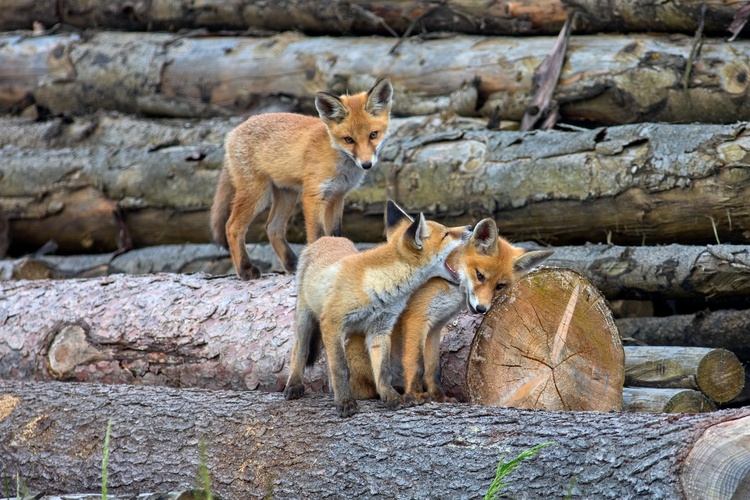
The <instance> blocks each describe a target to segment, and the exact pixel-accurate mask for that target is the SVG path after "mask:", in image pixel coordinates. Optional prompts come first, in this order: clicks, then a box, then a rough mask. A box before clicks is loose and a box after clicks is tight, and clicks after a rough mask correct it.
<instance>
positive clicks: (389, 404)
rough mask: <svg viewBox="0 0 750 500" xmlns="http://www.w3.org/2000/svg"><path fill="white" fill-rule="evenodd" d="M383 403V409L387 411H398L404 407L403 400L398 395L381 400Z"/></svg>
mask: <svg viewBox="0 0 750 500" xmlns="http://www.w3.org/2000/svg"><path fill="white" fill-rule="evenodd" d="M383 402H384V403H385V407H386V408H388V409H389V410H398V409H400V408H404V407H405V406H406V402H405V401H404V398H403V397H402V396H400V395H398V394H397V395H395V396H390V397H387V398H383Z"/></svg>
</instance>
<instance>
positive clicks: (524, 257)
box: [513, 250, 555, 276]
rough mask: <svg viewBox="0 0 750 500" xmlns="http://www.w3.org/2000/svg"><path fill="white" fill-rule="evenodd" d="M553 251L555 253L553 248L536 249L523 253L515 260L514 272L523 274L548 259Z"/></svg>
mask: <svg viewBox="0 0 750 500" xmlns="http://www.w3.org/2000/svg"><path fill="white" fill-rule="evenodd" d="M553 253H555V252H554V251H553V250H534V251H531V252H526V253H522V254H521V255H519V256H518V257H516V258H515V259H514V260H513V272H515V273H518V274H519V275H520V276H523V275H524V274H526V273H528V272H529V271H531V270H532V269H534V268H535V267H536V266H538V265H539V264H541V263H542V262H544V261H545V260H547V259H548V258H549V256H550V255H552V254H553Z"/></svg>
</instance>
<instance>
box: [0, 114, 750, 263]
mask: <svg viewBox="0 0 750 500" xmlns="http://www.w3.org/2000/svg"><path fill="white" fill-rule="evenodd" d="M237 122H238V120H237V119H226V120H219V119H216V120H209V121H200V122H183V121H180V120H176V121H172V120H162V121H156V120H155V121H144V120H137V119H133V118H128V117H112V116H107V115H98V116H96V117H89V118H81V119H77V120H75V121H74V122H73V123H71V124H64V123H62V122H61V121H57V120H55V121H51V122H44V123H31V122H28V121H23V120H18V119H5V120H3V121H2V126H0V144H2V145H3V146H4V148H3V153H4V162H3V165H2V167H0V175H2V182H0V208H1V209H3V210H4V211H5V213H6V215H7V216H8V218H9V219H10V224H11V228H10V230H11V238H12V240H13V242H14V245H15V248H16V249H17V250H16V251H18V249H19V248H23V249H25V250H31V249H35V248H38V247H40V246H41V245H43V244H44V243H46V241H47V240H48V239H54V240H55V241H56V242H57V243H58V245H59V248H60V251H61V252H64V253H71V252H73V253H81V252H102V251H109V250H113V249H115V248H116V236H117V231H116V228H115V225H114V223H113V217H112V212H113V210H114V209H115V208H118V209H120V210H121V211H122V213H123V214H124V220H125V224H126V226H127V227H128V229H129V232H130V234H131V237H132V241H133V244H134V245H135V246H146V245H154V244H164V243H183V242H187V241H191V242H201V241H207V240H208V237H209V236H208V229H207V228H208V222H207V212H208V208H209V207H210V204H211V202H212V197H213V192H214V189H215V185H216V180H217V177H218V173H219V169H220V165H221V158H222V156H223V148H222V147H221V143H222V137H223V135H224V133H225V132H226V131H228V130H229V129H231V128H232V127H233V126H234V125H236V124H237ZM391 132H392V135H391V137H390V138H389V139H388V140H387V141H386V144H385V146H384V148H383V150H382V154H381V161H380V163H379V164H378V165H376V167H375V168H374V169H373V171H372V172H368V174H367V176H366V177H365V181H364V183H363V184H362V185H361V186H360V187H359V188H358V189H357V190H355V191H353V192H352V193H350V195H349V196H348V197H347V201H346V206H345V216H344V234H345V235H346V236H348V237H350V238H351V239H353V240H355V241H381V240H382V237H383V207H384V202H385V200H386V199H387V198H389V197H390V198H392V199H394V200H395V201H397V202H398V203H400V204H401V205H402V206H404V207H405V208H406V209H408V210H409V211H411V212H417V211H420V210H422V211H425V213H426V214H427V215H428V216H430V217H432V218H435V219H438V220H441V221H443V222H446V223H448V224H452V225H458V224H472V223H475V222H476V221H477V220H479V219H481V218H483V217H486V216H488V215H492V216H494V217H495V219H496V220H497V221H498V224H499V227H500V230H501V232H502V233H503V234H504V235H506V236H508V237H510V238H512V239H513V240H515V241H526V240H529V239H533V240H537V241H543V242H545V243H548V244H554V245H564V244H570V243H580V242H582V241H592V242H597V241H598V242H604V241H609V242H612V243H617V244H636V245H643V244H644V243H647V244H656V243H700V244H706V243H713V242H715V241H716V239H717V237H718V239H719V240H720V241H721V242H723V243H746V242H748V241H750V208H748V205H747V203H744V200H746V199H748V197H750V173H748V172H750V168H748V167H749V166H750V160H749V159H748V157H746V153H745V149H747V148H750V131H748V130H746V127H745V125H743V124H735V125H731V126H730V125H727V126H720V125H668V124H641V125H629V126H621V127H610V128H602V129H596V130H585V131H575V132H563V131H545V132H541V131H537V132H532V133H524V132H512V131H488V130H486V129H485V128H484V123H483V122H481V121H479V120H473V119H448V120H443V119H441V118H439V117H437V116H432V117H429V118H411V119H404V120H394V123H393V128H392V131H391ZM263 222H264V217H263V216H261V217H259V218H258V219H257V221H256V223H255V224H254V225H253V226H251V229H250V231H249V236H248V240H249V241H257V240H258V239H260V238H264V232H263V230H262V226H263ZM302 234H303V231H302V225H301V217H299V216H298V217H297V218H296V219H295V220H294V222H293V224H292V228H291V229H290V238H291V239H292V240H296V241H300V240H301V239H302V238H303V237H302ZM618 257H619V258H622V257H627V255H624V256H618ZM675 265H677V264H675Z"/></svg>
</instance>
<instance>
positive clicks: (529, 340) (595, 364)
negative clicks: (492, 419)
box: [466, 268, 625, 411]
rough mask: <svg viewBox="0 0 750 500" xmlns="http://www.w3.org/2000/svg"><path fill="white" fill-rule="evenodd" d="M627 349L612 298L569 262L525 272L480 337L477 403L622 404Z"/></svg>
mask: <svg viewBox="0 0 750 500" xmlns="http://www.w3.org/2000/svg"><path fill="white" fill-rule="evenodd" d="M624 358H625V354H624V352H623V347H622V343H621V342H620V334H619V332H618V331H617V327H616V326H615V322H614V319H613V318H612V313H611V311H610V310H609V307H608V306H607V305H606V300H604V297H602V295H601V294H600V293H599V291H598V290H597V289H596V288H595V287H594V286H593V285H592V284H591V283H590V282H589V281H588V280H587V279H586V278H584V277H582V276H581V275H579V274H578V273H576V272H574V271H570V270H567V269H552V268H547V269H538V270H535V271H532V272H531V273H529V274H528V275H526V276H524V277H523V278H522V279H521V280H519V282H518V283H517V284H516V285H515V286H514V287H513V288H512V289H511V290H509V291H508V292H507V297H505V299H504V300H503V301H502V302H501V303H499V304H496V305H495V306H494V307H493V308H492V309H491V310H490V311H489V312H488V313H487V316H486V317H485V319H484V321H483V322H482V324H481V326H480V327H479V329H478V330H477V333H476V335H475V337H474V339H473V341H472V345H471V352H470V354H469V363H468V366H467V370H466V386H467V391H468V394H469V401H471V402H472V403H482V404H493V405H500V406H511V407H514V408H530V409H542V410H577V411H582V410H596V411H613V410H621V409H622V386H623V381H624V379H625V359H624Z"/></svg>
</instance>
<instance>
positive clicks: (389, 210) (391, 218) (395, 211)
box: [385, 200, 414, 234]
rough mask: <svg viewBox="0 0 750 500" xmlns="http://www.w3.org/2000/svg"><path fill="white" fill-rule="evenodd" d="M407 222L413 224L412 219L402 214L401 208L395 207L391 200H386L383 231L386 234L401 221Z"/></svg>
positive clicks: (404, 213)
mask: <svg viewBox="0 0 750 500" xmlns="http://www.w3.org/2000/svg"><path fill="white" fill-rule="evenodd" d="M403 220H408V221H409V222H413V221H414V219H412V218H411V217H409V215H408V214H407V213H406V212H404V211H403V210H402V209H401V207H399V206H398V205H396V203H395V202H393V200H388V201H387V202H386V205H385V229H386V234H387V233H389V232H390V231H391V230H392V229H394V228H395V227H396V226H397V225H398V224H399V223H400V222H401V221H403Z"/></svg>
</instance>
